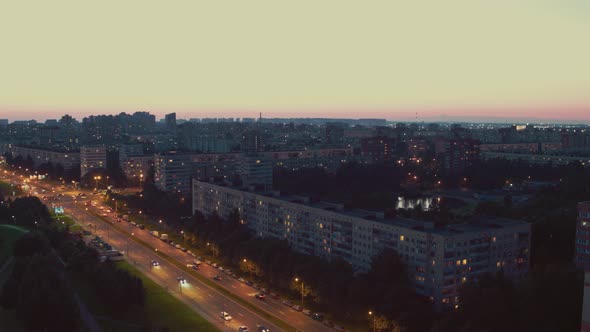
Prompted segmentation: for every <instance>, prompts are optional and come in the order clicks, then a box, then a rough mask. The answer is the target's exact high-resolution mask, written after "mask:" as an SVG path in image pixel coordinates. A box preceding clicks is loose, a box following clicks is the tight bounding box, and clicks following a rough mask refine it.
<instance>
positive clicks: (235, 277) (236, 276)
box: [231, 272, 240, 279]
mask: <svg viewBox="0 0 590 332" xmlns="http://www.w3.org/2000/svg"><path fill="white" fill-rule="evenodd" d="M231 276H232V278H234V279H238V278H239V277H240V276H239V275H238V274H237V273H235V272H234V273H232V274H231Z"/></svg>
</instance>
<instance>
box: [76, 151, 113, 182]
mask: <svg viewBox="0 0 590 332" xmlns="http://www.w3.org/2000/svg"><path fill="white" fill-rule="evenodd" d="M106 167H107V148H106V147H105V146H104V145H97V146H82V147H80V176H84V175H86V174H87V173H88V172H90V171H92V170H95V169H104V168H106Z"/></svg>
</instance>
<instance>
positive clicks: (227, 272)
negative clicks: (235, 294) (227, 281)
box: [223, 269, 231, 276]
mask: <svg viewBox="0 0 590 332" xmlns="http://www.w3.org/2000/svg"><path fill="white" fill-rule="evenodd" d="M223 272H224V273H225V274H228V275H230V276H231V270H230V269H225V270H224V271H223Z"/></svg>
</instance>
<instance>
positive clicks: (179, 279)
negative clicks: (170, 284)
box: [176, 277, 186, 284]
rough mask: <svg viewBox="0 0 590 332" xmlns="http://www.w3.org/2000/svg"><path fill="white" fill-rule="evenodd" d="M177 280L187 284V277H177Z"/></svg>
mask: <svg viewBox="0 0 590 332" xmlns="http://www.w3.org/2000/svg"><path fill="white" fill-rule="evenodd" d="M176 280H178V282H179V283H181V284H186V279H184V277H176Z"/></svg>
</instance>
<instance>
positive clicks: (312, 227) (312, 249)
mask: <svg viewBox="0 0 590 332" xmlns="http://www.w3.org/2000/svg"><path fill="white" fill-rule="evenodd" d="M0 154H1V157H0V165H4V166H5V167H9V168H10V169H18V170H19V171H26V172H29V173H27V174H31V176H32V177H33V178H35V179H39V180H41V179H45V178H47V179H51V180H54V181H58V183H62V184H64V186H65V185H66V184H67V185H71V186H72V187H73V188H88V189H92V188H94V190H95V191H96V190H97V189H98V188H104V189H105V193H104V194H105V195H107V199H106V201H107V203H109V204H111V203H112V202H109V198H111V197H112V199H110V200H112V201H113V202H115V203H114V204H116V207H115V209H116V208H117V207H118V205H117V204H118V200H121V202H127V203H129V204H130V205H131V204H132V202H134V201H133V199H136V198H132V197H135V196H129V197H128V198H123V196H117V194H113V193H114V192H115V191H116V190H117V188H137V190H139V192H138V194H137V195H141V197H143V195H144V194H145V195H152V196H153V195H156V196H154V197H159V198H157V199H155V200H154V201H153V204H159V202H160V201H164V200H165V198H164V197H168V198H166V199H167V200H166V202H173V203H166V204H169V205H168V206H167V207H166V208H170V209H175V210H177V211H180V210H182V209H184V208H187V209H188V210H190V212H189V215H184V216H183V215H178V217H177V219H174V218H173V217H170V216H167V215H166V213H167V212H162V211H160V212H156V210H154V209H155V208H154V207H153V205H152V206H149V205H141V204H143V203H141V202H135V203H133V204H136V209H139V214H141V213H142V211H143V213H144V214H146V215H147V216H150V217H151V218H155V219H157V218H164V219H169V220H167V221H166V222H167V223H169V225H170V227H173V228H174V229H176V230H177V231H180V233H182V236H183V240H184V237H185V234H191V233H188V231H187V232H186V233H185V230H184V226H182V220H184V219H182V218H193V219H194V220H201V219H202V220H217V219H215V218H219V220H235V221H236V222H237V224H239V227H244V229H247V232H248V233H249V234H251V236H253V237H254V238H256V239H258V240H265V239H274V240H277V241H281V243H285V244H286V245H288V247H289V250H292V251H293V252H295V253H297V254H302V255H305V257H314V259H320V260H321V261H325V262H331V263H335V262H344V264H346V266H348V268H349V269H350V271H351V273H353V275H359V274H361V275H364V274H367V273H368V275H371V273H373V272H372V271H374V269H375V264H376V263H375V259H376V258H377V257H380V255H381V254H382V253H383V252H389V251H391V252H394V253H395V254H396V255H397V256H398V257H399V259H400V260H401V262H403V265H404V271H405V274H406V275H407V279H408V281H409V285H410V286H411V289H412V292H413V293H414V294H415V295H416V296H418V297H419V298H423V299H426V300H427V301H428V303H430V304H431V305H432V309H433V310H434V311H433V312H436V313H439V314H440V313H444V312H448V311H451V312H452V311H461V310H462V308H461V305H462V304H463V303H464V302H463V301H464V299H463V298H462V297H461V294H462V293H461V292H462V289H463V287H464V285H466V284H468V283H470V282H474V283H477V282H479V281H480V280H481V278H484V276H491V275H498V274H499V273H501V276H502V278H506V280H509V281H510V282H513V283H515V284H519V283H521V282H524V281H525V280H528V279H527V278H530V273H531V266H538V265H539V263H538V262H539V260H544V259H548V258H546V257H544V256H543V258H539V257H537V258H534V257H533V254H534V253H535V250H537V255H539V254H538V252H540V251H542V250H541V249H539V248H540V247H539V246H541V245H540V244H538V243H537V242H535V229H534V227H535V226H534V225H535V223H534V220H531V219H530V218H532V217H530V218H529V217H527V216H526V214H522V213H520V212H518V211H519V210H518V207H522V209H525V207H526V206H528V205H527V204H532V203H531V202H534V198H535V197H537V196H535V195H541V196H542V195H547V194H548V192H549V191H550V190H555V189H554V188H558V187H560V186H562V182H563V178H562V177H561V176H562V175H561V174H564V172H565V170H567V169H570V168H571V167H579V168H581V169H582V170H583V172H586V173H587V172H588V170H589V169H590V126H588V125H581V124H529V123H522V124H521V123H518V124H512V125H506V124H498V123H424V122H392V121H387V120H385V119H329V118H292V119H282V118H263V117H262V114H260V116H259V117H257V118H241V119H235V118H200V119H193V118H191V119H177V118H176V114H175V113H170V114H166V115H165V117H164V118H163V119H158V120H157V119H156V117H155V116H154V115H152V114H150V113H148V112H136V113H133V114H126V113H121V114H118V115H93V116H89V117H85V118H83V119H81V120H80V121H79V120H77V119H74V118H73V117H72V116H70V115H67V114H66V115H64V116H62V117H61V118H60V119H59V120H57V119H49V120H46V121H45V122H43V123H41V122H37V121H35V120H30V121H12V122H9V121H8V120H6V119H0ZM487 170H489V172H490V173H489V174H486V172H487ZM318 172H319V173H318ZM488 175H489V177H488ZM380 176H382V179H383V181H384V182H383V184H382V185H381V184H379V183H378V181H380V178H379V177H380ZM564 176H565V175H564ZM326 179H331V180H330V181H334V182H333V183H336V184H337V186H335V185H331V186H330V185H326V186H324V187H321V185H320V183H322V181H324V180H326ZM326 181H328V180H326ZM348 181H350V182H348ZM365 181H366V182H367V183H369V182H371V181H377V182H375V183H373V182H371V183H373V184H367V185H366V186H364V185H363V182H365ZM388 181H392V182H388ZM486 181H488V182H486ZM340 185H342V186H343V188H340V189H338V188H336V187H339V186H340ZM150 186H151V187H150ZM346 186H350V187H349V188H350V190H351V192H350V193H346V191H347V189H348V188H347V187H346ZM152 187H153V190H156V191H157V192H158V193H157V194H154V193H152V194H149V193H150V192H151V191H150V190H152V189H150V188H152ZM354 188H356V189H359V188H360V189H359V190H361V192H359V193H355V189H354ZM380 188H381V189H380ZM107 190H108V191H107ZM362 190H365V191H362ZM110 195H113V196H110ZM130 197H131V198H130ZM44 198H45V196H44ZM170 200H171V201H170ZM137 204H139V205H137ZM87 206H88V204H87ZM125 206H127V204H125ZM502 206H504V207H505V208H506V209H507V210H505V211H512V212H510V213H504V212H502V211H500V210H501V209H502ZM513 207H514V208H513ZM578 207H579V213H576V215H577V216H578V220H577V221H575V220H574V219H575V216H574V217H573V219H572V222H571V223H570V227H571V228H570V229H573V228H574V227H577V230H578V238H577V240H576V250H577V256H576V257H577V259H576V261H577V262H578V264H579V266H581V267H585V266H587V265H588V263H587V261H588V259H587V257H586V256H588V255H590V254H589V252H590V250H589V249H588V246H589V245H588V243H589V240H588V238H589V236H588V232H589V231H588V230H587V229H590V226H589V225H590V224H588V222H589V221H588V220H589V219H588V203H587V202H586V203H580V204H579V205H578ZM166 208H165V209H166ZM526 209H529V207H526ZM86 210H87V209H86ZM527 211H528V210H527ZM136 212H137V210H136ZM128 213H129V214H131V213H132V212H131V210H130V211H129V212H128ZM176 213H177V212H170V214H174V215H176ZM178 213H180V212H178ZM121 218H122V217H121V216H119V217H118V221H121ZM125 218H127V215H125ZM155 219H154V220H155ZM174 220H176V221H174ZM125 221H129V220H128V219H127V220H125ZM159 222H160V223H162V220H161V219H160V220H159ZM574 223H575V225H577V226H575V225H574ZM203 225H205V224H203ZM148 227H149V226H148ZM195 227H197V226H195ZM198 227H204V226H198ZM239 229H242V228H239ZM537 232H538V231H537ZM155 234H156V235H155V236H157V237H159V234H158V232H157V231H156V232H155ZM195 234H198V233H195ZM163 235H166V238H165V239H164V238H163V237H162V240H163V241H166V242H167V241H169V240H168V234H163ZM191 236H192V235H191ZM194 236H195V237H197V235H194ZM536 236H537V238H539V237H540V236H541V235H536ZM195 241H197V240H195ZM201 241H207V243H206V245H207V246H209V245H210V242H211V244H212V245H211V247H210V248H209V247H208V248H207V250H209V252H210V253H215V252H217V251H218V250H219V249H212V248H217V246H220V247H221V250H222V251H223V250H224V248H223V246H222V245H221V243H220V242H218V243H215V244H214V243H213V242H212V240H201ZM219 241H221V240H219ZM537 241H538V240H537ZM194 243H195V245H196V243H198V242H194ZM201 245H202V243H201ZM572 246H573V244H572ZM177 247H178V248H180V246H177ZM183 250H185V249H184V248H183ZM211 250H213V251H211ZM226 250H227V248H226ZM563 250H566V249H563ZM249 259H250V258H249ZM239 261H240V260H238V263H239ZM243 261H244V262H247V260H246V259H244V260H243ZM572 261H573V260H572ZM153 262H154V261H152V263H153ZM253 262H256V261H253ZM153 264H155V263H153ZM259 264H262V263H261V262H259ZM588 270H589V271H590V269H588ZM245 271H250V273H251V275H252V271H256V273H258V272H260V270H259V268H256V269H253V270H252V267H251V266H250V267H248V268H247V269H246V270H245ZM260 275H261V276H262V274H260ZM589 275H590V272H587V274H586V280H588V278H590V277H589ZM262 279H263V278H262V277H261V279H260V280H262ZM183 280H184V279H183ZM314 286H315V287H318V286H317V285H312V286H309V287H314ZM303 290H304V289H302V293H301V294H302V295H301V296H302V303H303V297H304V295H305V294H307V293H304V292H303ZM258 296H259V295H257V297H258ZM586 300H588V299H586ZM316 301H318V303H323V302H321V300H316ZM588 301H590V300H588ZM586 306H588V307H590V304H585V308H586ZM585 310H586V309H585ZM371 314H372V311H371ZM222 315H223V313H222ZM322 317H323V316H322ZM334 317H339V316H338V314H335V316H334ZM384 317H385V316H384ZM387 317H388V318H391V316H387ZM222 318H223V319H226V317H225V316H222ZM230 319H231V317H230ZM384 319H385V318H384ZM375 324H377V322H376V321H375V322H373V325H375ZM388 324H389V323H388ZM408 324H410V325H408V326H412V325H411V323H408ZM588 324H590V314H584V316H583V317H582V325H583V326H586V327H588V326H590V325H588ZM385 330H386V329H385ZM240 331H242V330H240ZM259 331H261V330H259ZM584 331H585V330H584Z"/></svg>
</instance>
